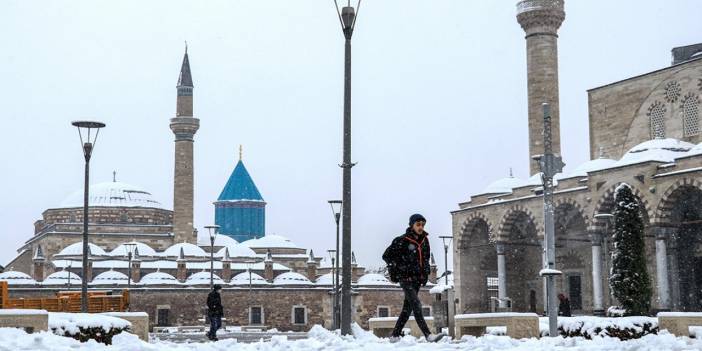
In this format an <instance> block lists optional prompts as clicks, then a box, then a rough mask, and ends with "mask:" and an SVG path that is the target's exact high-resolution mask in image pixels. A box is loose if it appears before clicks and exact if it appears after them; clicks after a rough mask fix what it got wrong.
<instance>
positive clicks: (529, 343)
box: [0, 324, 702, 351]
mask: <svg viewBox="0 0 702 351" xmlns="http://www.w3.org/2000/svg"><path fill="white" fill-rule="evenodd" d="M352 332H353V336H339V335H338V334H337V332H333V331H329V330H326V329H324V328H322V327H321V326H314V327H312V328H311V330H310V331H309V332H308V338H307V339H301V340H288V339H287V338H286V337H284V336H276V337H274V338H272V340H270V341H259V342H255V343H250V344H245V343H239V342H237V340H236V339H221V340H220V341H217V342H202V343H197V342H188V343H183V344H177V343H173V342H168V341H154V342H152V343H147V342H144V341H142V340H139V338H138V337H137V336H135V335H132V334H129V333H120V334H118V335H116V336H115V337H114V338H113V339H112V345H111V346H106V345H103V344H98V343H97V342H95V341H92V340H91V341H88V342H86V343H81V342H79V341H78V340H75V339H72V338H66V337H60V336H57V335H53V334H51V333H47V332H39V333H34V334H27V333H26V332H24V331H23V330H20V329H15V328H0V349H1V350H34V351H48V350H51V351H108V350H112V351H136V350H144V351H162V350H169V351H219V350H238V351H283V350H286V351H287V350H289V351H298V350H329V351H342V350H344V351H370V350H372V351H390V350H403V351H448V350H469V351H478V350H481V351H482V350H490V351H530V350H548V351H567V350H573V351H576V350H578V351H583V350H588V351H615V350H627V351H634V350H636V351H668V350H670V351H672V350H675V351H683V350H700V349H702V340H700V339H691V338H687V337H675V336H674V335H671V334H668V333H665V332H662V333H660V334H659V335H646V336H644V337H643V338H641V339H635V340H627V341H620V340H619V339H616V338H609V337H604V338H595V339H594V340H586V339H584V338H560V337H558V338H541V339H536V338H531V339H521V340H516V339H511V338H509V337H507V336H494V335H485V336H482V337H479V338H476V337H472V336H464V337H463V338H462V339H460V340H457V341H455V342H450V341H449V338H448V337H446V338H444V339H443V340H442V341H440V342H437V343H427V342H426V341H424V339H423V338H422V339H416V338H414V337H411V336H405V337H404V338H402V339H401V340H400V341H398V342H396V343H394V344H392V343H390V342H389V341H388V339H386V338H378V337H376V336H374V335H373V334H372V333H370V332H368V331H366V330H363V329H361V328H360V327H359V326H358V325H357V324H354V325H353V326H352Z"/></svg>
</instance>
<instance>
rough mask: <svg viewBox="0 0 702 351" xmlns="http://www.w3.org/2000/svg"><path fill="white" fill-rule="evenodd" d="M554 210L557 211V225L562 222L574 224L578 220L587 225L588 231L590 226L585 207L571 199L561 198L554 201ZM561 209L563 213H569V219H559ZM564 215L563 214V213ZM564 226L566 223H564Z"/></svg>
mask: <svg viewBox="0 0 702 351" xmlns="http://www.w3.org/2000/svg"><path fill="white" fill-rule="evenodd" d="M554 209H555V215H556V216H555V217H556V218H555V220H556V225H558V224H559V221H560V220H563V219H565V220H568V221H569V222H572V221H573V220H577V221H578V222H580V221H582V223H583V224H584V225H585V229H587V226H588V218H587V215H586V214H585V210H584V209H583V207H582V206H581V205H580V204H579V203H578V202H577V201H575V200H573V199H571V198H560V199H557V200H556V201H554ZM559 209H560V210H561V211H567V215H568V217H567V218H559ZM561 214H562V213H561ZM562 224H564V223H562Z"/></svg>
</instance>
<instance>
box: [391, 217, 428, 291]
mask: <svg viewBox="0 0 702 351" xmlns="http://www.w3.org/2000/svg"><path fill="white" fill-rule="evenodd" d="M427 236H428V234H427V233H426V232H424V233H422V234H421V235H418V236H417V235H416V234H415V233H414V231H412V228H407V231H406V232H405V234H403V235H400V236H398V237H397V238H395V239H394V240H393V241H392V244H390V246H388V248H387V249H386V250H385V253H383V260H384V261H385V263H387V265H388V273H390V280H392V281H393V282H407V281H411V282H419V283H420V284H422V285H425V284H426V283H427V279H429V271H430V267H429V256H430V250H431V249H430V248H429V238H427Z"/></svg>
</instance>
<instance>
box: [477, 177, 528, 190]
mask: <svg viewBox="0 0 702 351" xmlns="http://www.w3.org/2000/svg"><path fill="white" fill-rule="evenodd" d="M524 185H527V183H526V182H525V181H524V180H522V179H519V178H515V177H506V178H502V179H498V180H496V181H494V182H492V183H490V185H488V186H487V187H485V189H483V191H482V192H481V194H505V193H511V192H512V189H514V188H518V187H520V186H524Z"/></svg>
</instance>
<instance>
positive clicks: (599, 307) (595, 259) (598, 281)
mask: <svg viewBox="0 0 702 351" xmlns="http://www.w3.org/2000/svg"><path fill="white" fill-rule="evenodd" d="M590 241H591V243H592V313H593V314H594V315H596V316H604V314H605V313H604V312H605V311H604V304H603V295H604V293H603V290H602V233H600V232H597V231H592V232H590Z"/></svg>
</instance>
